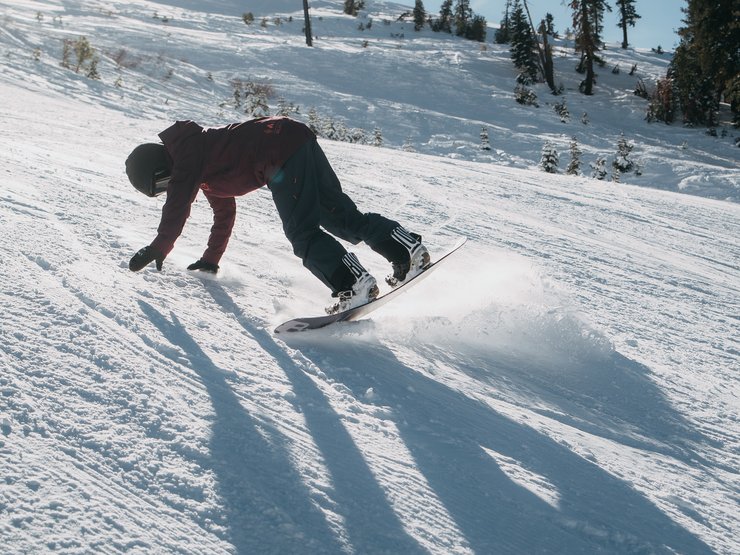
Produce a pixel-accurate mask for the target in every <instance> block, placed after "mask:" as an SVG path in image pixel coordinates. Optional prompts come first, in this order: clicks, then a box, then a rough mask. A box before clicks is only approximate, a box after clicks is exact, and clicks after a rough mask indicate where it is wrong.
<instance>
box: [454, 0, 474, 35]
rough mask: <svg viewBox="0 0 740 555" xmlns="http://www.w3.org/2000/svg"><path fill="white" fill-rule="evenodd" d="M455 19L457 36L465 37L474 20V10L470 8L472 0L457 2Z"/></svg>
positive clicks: (458, 0)
mask: <svg viewBox="0 0 740 555" xmlns="http://www.w3.org/2000/svg"><path fill="white" fill-rule="evenodd" d="M453 19H454V22H455V33H456V34H457V36H458V37H463V36H465V34H466V33H467V31H468V25H469V23H470V22H471V21H472V19H473V8H471V7H470V0H457V3H456V4H455V12H454V14H453Z"/></svg>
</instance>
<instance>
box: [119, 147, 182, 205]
mask: <svg viewBox="0 0 740 555" xmlns="http://www.w3.org/2000/svg"><path fill="white" fill-rule="evenodd" d="M170 174H171V171H170V166H169V164H168V163H167V151H166V150H165V148H164V145H163V144H160V143H144V144H143V145H139V146H137V147H136V148H135V149H134V150H132V151H131V154H129V156H128V158H127V159H126V175H128V180H129V181H130V182H131V185H133V186H134V187H135V188H136V190H137V191H140V192H142V193H144V194H145V195H146V196H148V197H156V196H157V195H161V194H162V193H164V192H165V191H166V190H167V185H168V184H169V182H170Z"/></svg>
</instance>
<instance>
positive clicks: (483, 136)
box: [480, 127, 491, 150]
mask: <svg viewBox="0 0 740 555" xmlns="http://www.w3.org/2000/svg"><path fill="white" fill-rule="evenodd" d="M480 143H481V150H491V141H490V140H489V138H488V128H487V127H482V128H481V130H480Z"/></svg>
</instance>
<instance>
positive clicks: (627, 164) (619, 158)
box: [612, 133, 635, 174]
mask: <svg viewBox="0 0 740 555" xmlns="http://www.w3.org/2000/svg"><path fill="white" fill-rule="evenodd" d="M633 148H635V145H631V144H630V143H628V142H627V139H625V138H624V133H622V134H620V135H619V140H618V141H617V155H616V157H615V158H614V161H613V162H612V168H613V169H614V170H615V171H616V172H618V173H620V174H622V173H628V172H631V171H632V170H633V169H634V167H635V163H634V162H633V161H632V160H630V159H629V155H630V153H631V152H632V149H633Z"/></svg>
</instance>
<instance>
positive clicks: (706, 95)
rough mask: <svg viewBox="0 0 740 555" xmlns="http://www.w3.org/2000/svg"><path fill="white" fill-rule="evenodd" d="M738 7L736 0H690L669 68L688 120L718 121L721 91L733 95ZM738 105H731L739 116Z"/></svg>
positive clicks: (739, 66) (738, 64) (739, 68)
mask: <svg viewBox="0 0 740 555" xmlns="http://www.w3.org/2000/svg"><path fill="white" fill-rule="evenodd" d="M738 9H739V8H738V2H737V0H688V8H686V9H684V13H685V14H686V19H685V20H684V23H685V24H686V27H683V28H681V29H680V30H679V32H678V34H679V36H680V37H681V43H680V44H679V46H678V48H677V49H676V52H675V54H674V57H673V60H672V62H671V65H670V67H669V72H668V77H671V78H673V80H674V83H675V85H676V92H677V94H678V100H679V104H680V107H681V111H682V112H683V116H684V120H685V121H686V122H687V123H691V124H706V125H710V126H711V125H715V124H716V117H717V110H718V108H719V102H720V100H721V98H722V95H723V94H724V95H725V96H729V97H730V98H732V97H733V92H732V91H733V88H734V86H735V85H734V83H737V80H736V76H737V75H738V73H740V48H738V45H739V44H740V25H738V24H737V21H738V19H737V14H738ZM729 14H734V17H733V16H730V15H729ZM738 108H739V107H738V105H737V103H735V105H734V106H733V108H732V109H733V113H734V115H735V117H736V118H737V117H738Z"/></svg>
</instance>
